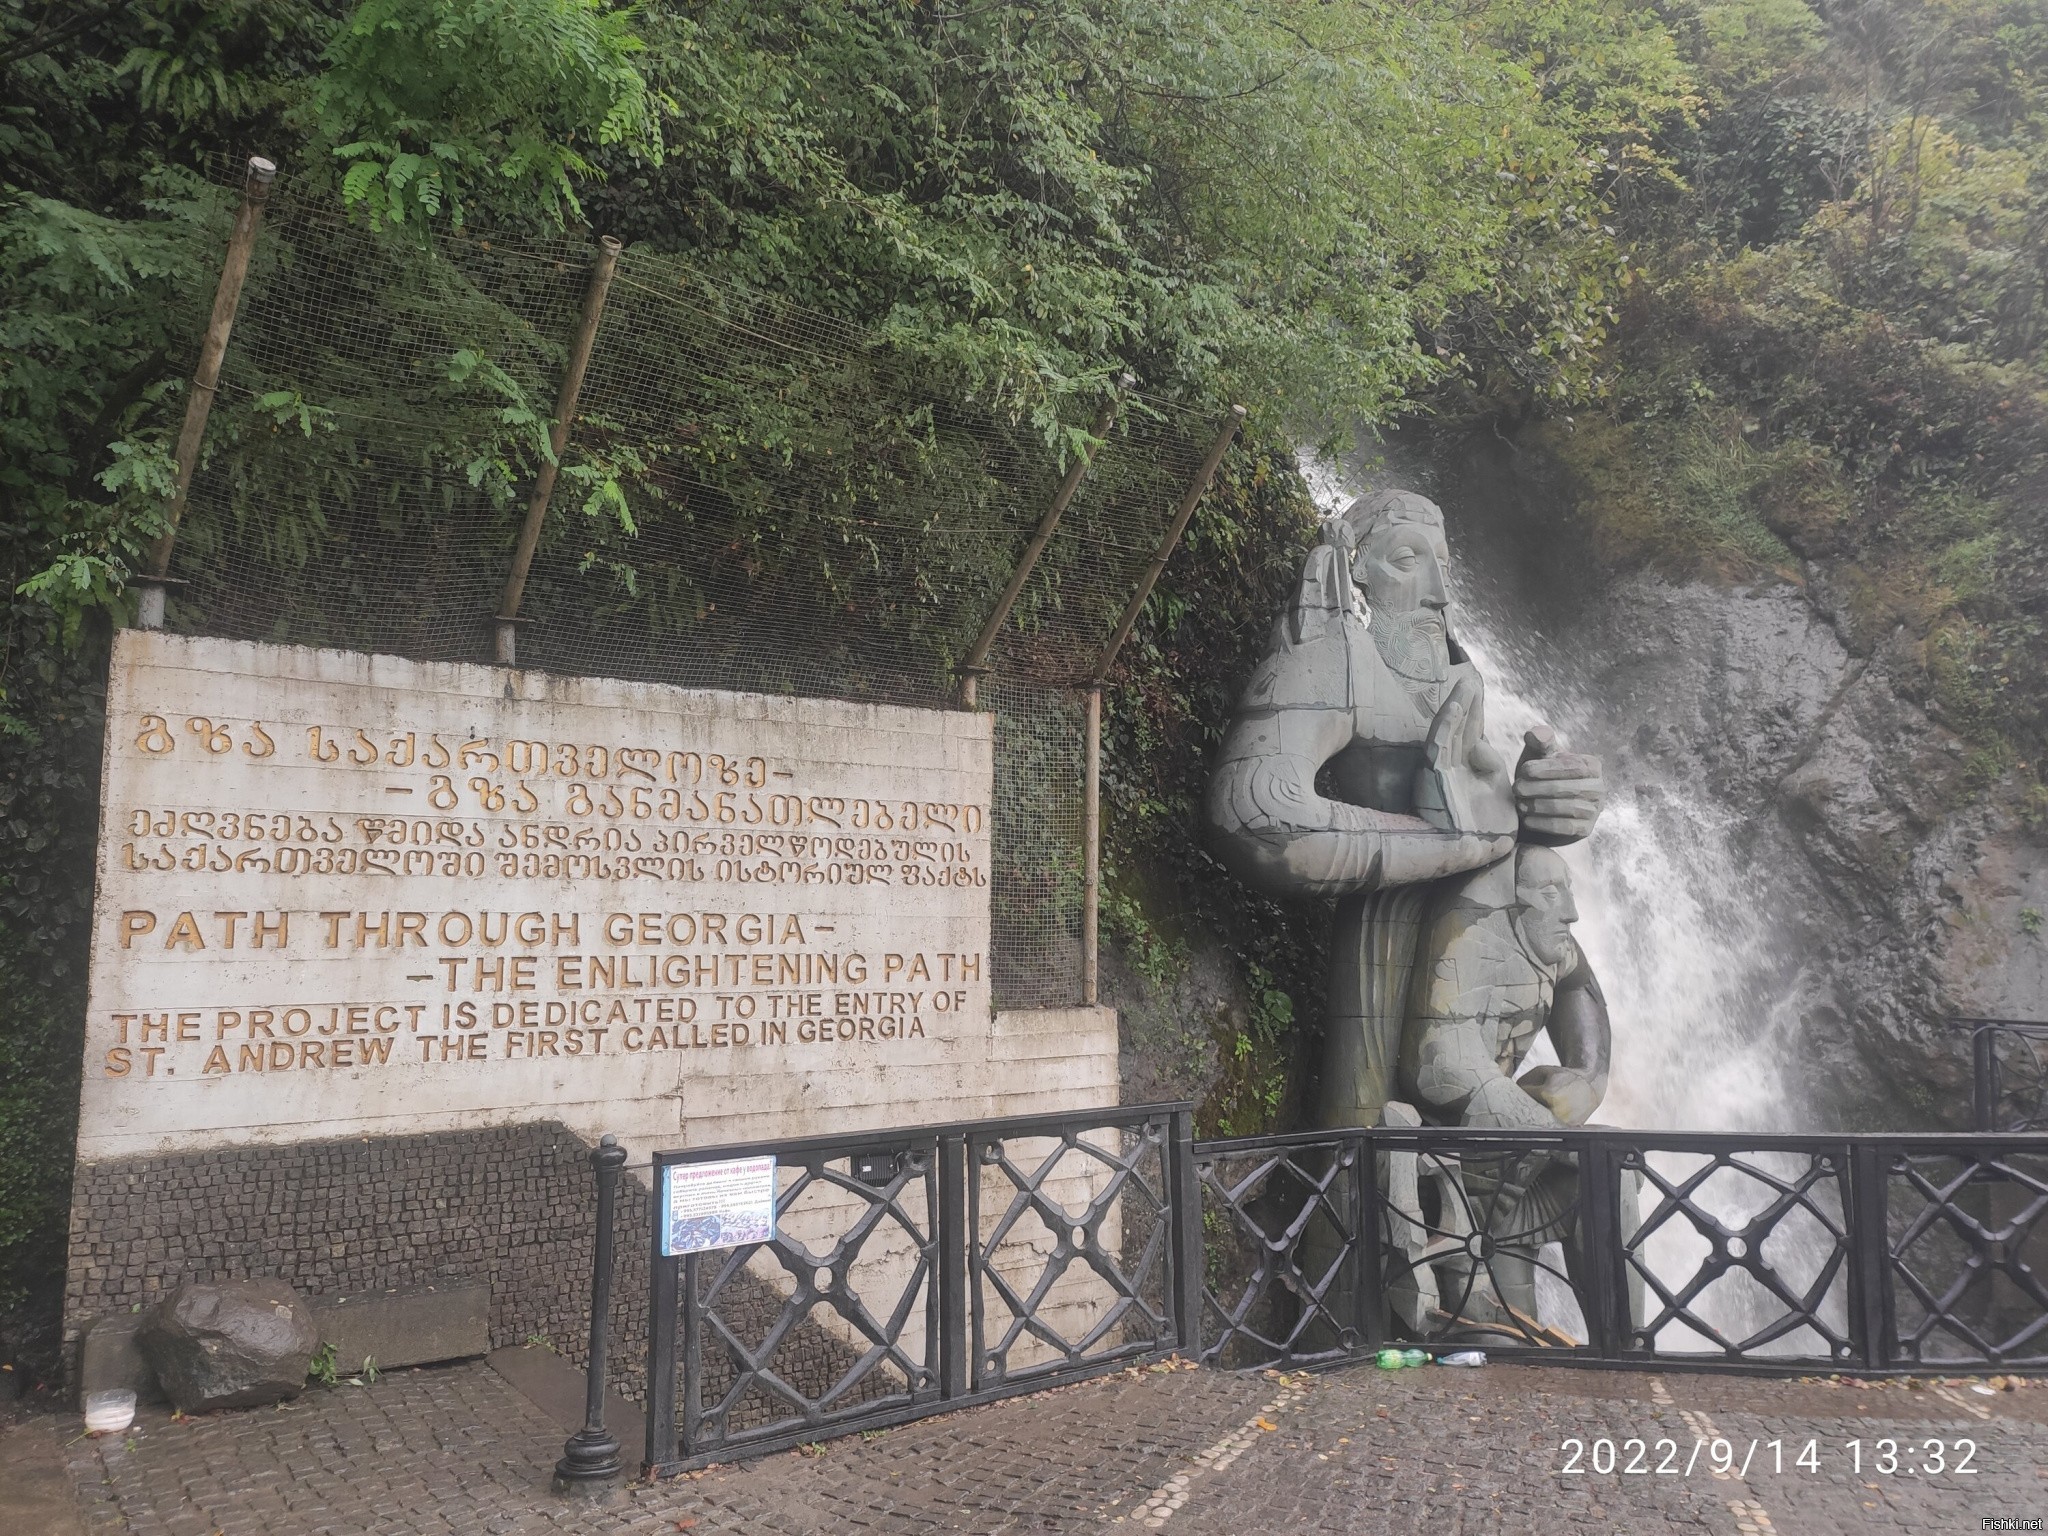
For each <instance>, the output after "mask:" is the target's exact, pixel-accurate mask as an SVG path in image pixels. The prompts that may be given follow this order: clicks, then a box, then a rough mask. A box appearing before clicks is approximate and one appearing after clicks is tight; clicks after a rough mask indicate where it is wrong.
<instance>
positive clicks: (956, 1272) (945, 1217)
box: [939, 1131, 975, 1399]
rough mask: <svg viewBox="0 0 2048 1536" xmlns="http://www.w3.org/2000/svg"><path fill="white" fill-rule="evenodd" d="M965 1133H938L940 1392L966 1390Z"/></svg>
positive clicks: (948, 1394)
mask: <svg viewBox="0 0 2048 1536" xmlns="http://www.w3.org/2000/svg"><path fill="white" fill-rule="evenodd" d="M974 1240H975V1239H974V1238H973V1237H972V1236H971V1235H970V1234H969V1232H968V1230H967V1137H966V1134H965V1133H964V1132H961V1131H947V1132H945V1133H943V1134H942V1135H941V1136H940V1137H939V1396H940V1397H941V1398H946V1399H951V1398H955V1397H965V1396H966V1395H967V1354H968V1349H969V1345H968V1342H967V1245H968V1244H969V1243H970V1242H973V1241H974Z"/></svg>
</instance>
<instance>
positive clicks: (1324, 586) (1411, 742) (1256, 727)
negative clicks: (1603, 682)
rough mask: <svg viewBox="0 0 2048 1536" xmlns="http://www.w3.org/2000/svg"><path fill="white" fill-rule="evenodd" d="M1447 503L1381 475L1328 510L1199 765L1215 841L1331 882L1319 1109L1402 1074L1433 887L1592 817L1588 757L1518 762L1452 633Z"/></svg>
mask: <svg viewBox="0 0 2048 1536" xmlns="http://www.w3.org/2000/svg"><path fill="white" fill-rule="evenodd" d="M1449 565H1450V553H1449V550H1448V548H1447V547H1446V545H1445V541H1444V522H1443V513H1442V512H1441V511H1440V510H1439V509H1438V507H1437V506H1436V504H1435V503H1434V502H1432V501H1430V500H1428V499H1427V498H1426V497H1422V496H1418V495H1415V494H1414V493H1412V492H1408V491H1387V492H1382V493H1380V494H1377V495H1373V496H1366V497H1361V498H1360V499H1359V500H1357V501H1354V502H1353V503H1352V504H1351V505H1350V506H1349V507H1347V508H1345V510H1344V511H1343V512H1342V513H1340V514H1339V515H1337V516H1335V517H1332V518H1328V519H1326V520H1325V522H1324V525H1323V531H1322V537H1321V540H1320V541H1319V543H1318V544H1317V546H1316V547H1315V548H1314V549H1313V550H1312V551H1310V553H1309V557H1308V560H1307V562H1306V564H1305V566H1304V568H1303V571H1302V576H1301V581H1300V584H1299V585H1298V587H1297V589H1296V592H1295V596H1294V600H1293V602H1292V603H1291V604H1290V605H1289V607H1288V610H1287V611H1286V612H1285V613H1284V614H1283V615H1282V616H1281V619H1280V622H1279V624H1278V625H1277V626H1276V627H1275V630H1274V634H1273V641H1272V645H1271V647H1270V649H1269V650H1268V652H1267V655H1266V656H1265V658H1264V659H1263V660H1262V661H1261V662H1260V663H1259V666H1258V669H1257V670H1256V671H1255V672H1254V673H1253V675H1252V679H1251V682H1250V684H1249V685H1248V686H1247V687H1246V689H1245V691H1244V695H1243V697H1242V698H1241V699H1240V701H1239V703H1238V706H1237V711H1236V713H1235V715H1234V716H1233V717H1232V720H1231V723H1230V727H1229V730H1228V732H1227V733H1226V735H1225V738H1224V742H1223V748H1222V751H1221V752H1220V753H1219V755H1218V758H1217V761H1216V764H1215V767H1214V769H1213V771H1212V774H1211V777H1210V781H1209V792H1208V802H1207V815H1208V821H1209V827H1210V832H1211V839H1212V846H1213V847H1214V849H1215V850H1216V853H1217V855H1218V856H1219V857H1220V858H1221V859H1222V861H1223V862H1224V864H1225V865H1226V866H1228V867H1229V868H1230V869H1231V871H1232V872H1233V873H1235V874H1236V875H1238V876H1239V877H1240V878H1241V879H1243V880H1245V881H1246V882H1247V883H1249V884H1251V885H1254V886H1256V887H1258V888H1259V889H1261V890H1264V891H1268V892H1270V893H1272V894H1274V895H1281V896H1295V897H1299V896H1334V897H1337V898H1338V905H1337V913H1336V927H1335V936H1334V942H1333V957H1332V966H1331V976H1330V992H1329V1034H1328V1046H1327V1050H1326V1052H1325V1056H1324V1059H1323V1062H1322V1064H1321V1071H1320V1073H1319V1074H1318V1076H1319V1082H1318V1092H1317V1107H1316V1120H1317V1123H1318V1125H1319V1126H1322V1127H1325V1128H1338V1127H1346V1126H1363V1125H1374V1124H1376V1123H1378V1121H1379V1118H1380V1112H1381V1110H1382V1109H1383V1108H1384V1106H1385V1105H1386V1104H1387V1102H1388V1101H1389V1100H1390V1099H1391V1098H1393V1097H1394V1096H1395V1093H1396V1091H1397V1089H1398V1086H1399V1085H1398V1083H1397V1077H1396V1073H1397V1062H1398V1059H1399V1056H1400V1052H1401V1043H1402V1036H1403V1032H1404V1029H1405V1027H1406V1023H1407V1019H1408V1015H1409V993H1410V981H1411V977H1412V975H1413V972H1414V969H1415V961H1416V955H1417V949H1418V945H1419V944H1420V941H1421V938H1422V931H1423V928H1424V925H1425V923H1426V922H1427V921H1428V919H1429V917H1430V913H1431V910H1432V907H1433V904H1434V903H1435V902H1437V901H1439V900H1440V899H1442V898H1443V897H1444V895H1445V894H1446V892H1447V891H1455V889H1456V888H1457V885H1458V884H1459V882H1460V881H1461V880H1462V879H1464V878H1465V877H1469V876H1471V875H1473V874H1474V873H1475V872H1479V871H1484V870H1486V869H1488V868H1489V867H1491V866H1493V865H1496V864H1499V863H1500V862H1501V861H1502V860H1504V859H1507V858H1509V857H1510V856H1511V855H1512V854H1513V853H1514V851H1515V849H1516V847H1517V845H1518V844H1531V845H1537V846H1557V845H1560V844H1564V843H1570V842H1575V841H1577V840H1578V839H1580V838H1582V837H1584V836H1586V835H1587V834H1588V833H1589V832H1591V831H1592V830H1593V824H1594V821H1595V819H1596V818H1597V817H1598V815H1599V812H1600V802H1601V798H1602V795H1603V786H1602V782H1601V777H1600V763H1599V760H1598V759H1597V758H1592V757H1585V756H1581V755H1578V754H1572V753H1565V752H1561V751H1559V750H1558V748H1557V744H1556V737H1555V736H1554V734H1552V733H1550V732H1548V731H1547V730H1544V731H1536V732H1531V733H1530V735H1529V737H1528V739H1527V743H1526V747H1525V750H1524V752H1523V754H1522V757H1521V760H1520V762H1519V763H1518V765H1517V766H1516V768H1515V769H1514V771H1513V772H1512V774H1511V773H1510V771H1509V770H1508V767H1507V765H1506V762H1505V760H1504V759H1503V758H1502V756H1501V755H1500V754H1499V753H1498V752H1496V751H1495V750H1494V749H1493V748H1492V747H1491V746H1489V745H1488V744H1487V741H1486V739H1485V685H1484V680H1483V679H1482V678H1481V677H1480V675H1479V671H1478V669H1477V668H1476V667H1474V666H1473V664H1472V662H1471V660H1470V658H1468V657H1467V656H1466V654H1465V653H1464V651H1463V650H1462V649H1460V647H1459V646H1458V643H1457V640H1456V638H1455V636H1454V634H1453V632H1452V631H1453V626H1452V620H1451V601H1450V593H1449V587H1448V583H1447V580H1446V574H1447V571H1448V568H1449Z"/></svg>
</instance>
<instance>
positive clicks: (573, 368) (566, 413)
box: [497, 235, 624, 667]
mask: <svg viewBox="0 0 2048 1536" xmlns="http://www.w3.org/2000/svg"><path fill="white" fill-rule="evenodd" d="M623 249H624V247H623V246H621V245H620V243H619V242H618V241H617V240H615V239H614V238H612V236H610V235H606V236H605V237H604V238H603V239H602V240H600V241H599V242H598V246H597V265H596V266H595V267H593V268H592V269H591V273H590V287H589V289H588V290H587V291H586V292H585V293H584V295H583V313H582V315H581V317H580V318H579V319H578V320H577V322H576V337H575V340H574V341H572V342H571V343H570V344H569V368H568V371H567V372H566V373H564V374H563V375H562V392H561V394H560V395H559V396H558V397H557V398H556V400H555V424H554V426H552V427H551V428H549V429H548V445H549V448H550V453H549V456H548V458H547V459H546V460H545V461H544V462H543V463H542V464H541V467H540V473H539V474H537V475H535V476H534V479H533V495H532V496H531V497H530V498H528V500H527V503H526V521H525V522H524V523H523V524H522V525H521V526H520V529H519V547H518V548H517V549H515V550H514V551H513V553H512V570H511V573H510V574H509V575H507V576H506V578H505V595H504V596H503V597H502V598H500V599H499V601H498V619H497V625H498V645H497V654H498V660H499V662H500V663H501V664H503V665H504V666H508V667H511V666H517V665H518V663H519V641H518V624H519V604H520V601H521V599H523V598H524V597H525V596H526V577H527V573H528V572H529V571H531V570H532V568H533V552H534V550H536V549H537V548H539V547H540V529H541V523H542V522H543V521H544V520H545V519H546V517H547V515H548V500H549V498H551V497H552V496H553V495H554V494H555V477H556V476H557V475H558V474H560V473H561V467H562V454H563V453H564V452H565V451H566V450H567V448H568V446H569V429H570V428H571V427H572V426H573V425H574V424H575V421H576V402H577V399H578V397H579V396H581V395H582V393H583V375H584V373H585V371H586V370H588V369H589V367H590V352H591V348H592V347H593V346H594V345H595V344H596V342H597V326H598V322H599V321H600V320H602V319H603V318H604V300H605V295H606V294H607V293H608V292H609V291H610V289H611V286H612V273H613V271H614V270H615V269H616V268H617V267H618V264H619V252H620V251H621V250H623Z"/></svg>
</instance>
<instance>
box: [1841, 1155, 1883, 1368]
mask: <svg viewBox="0 0 2048 1536" xmlns="http://www.w3.org/2000/svg"><path fill="white" fill-rule="evenodd" d="M1846 1150H1847V1152H1848V1156H1849V1222H1848V1226H1849V1335H1850V1337H1851V1338H1852V1339H1854V1340H1855V1343H1856V1347H1857V1349H1858V1350H1859V1351H1860V1353H1861V1355H1862V1359H1861V1360H1859V1361H1858V1362H1856V1363H1857V1364H1859V1365H1860V1366H1862V1367H1863V1368H1864V1369H1865V1370H1872V1371H1881V1370H1885V1369H1886V1368H1888V1367H1889V1366H1890V1364H1891V1345H1890V1343H1889V1333H1890V1322H1891V1320H1890V1316H1889V1311H1890V1309H1889V1307H1888V1305H1887V1300H1888V1297H1889V1296H1890V1293H1891V1263H1892V1239H1891V1219H1890V1215H1891V1213H1890V1205H1891V1201H1890V1199H1889V1191H1888V1190H1887V1188H1886V1184H1887V1182H1888V1180H1889V1179H1890V1176H1891V1173H1890V1165H1891V1154H1890V1153H1889V1152H1888V1151H1887V1150H1886V1149H1885V1148H1884V1147H1882V1146H1874V1145H1872V1144H1871V1143H1870V1142H1867V1141H1857V1142H1854V1143H1852V1144H1851V1145H1850V1146H1849V1147H1848V1148H1847V1149H1846Z"/></svg>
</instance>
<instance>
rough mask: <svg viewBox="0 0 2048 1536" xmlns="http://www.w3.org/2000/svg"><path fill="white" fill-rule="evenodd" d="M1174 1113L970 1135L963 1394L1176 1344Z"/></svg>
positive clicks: (1050, 1122)
mask: <svg viewBox="0 0 2048 1536" xmlns="http://www.w3.org/2000/svg"><path fill="white" fill-rule="evenodd" d="M1179 1113H1182V1114H1184V1113H1185V1111H1181V1112H1179ZM1175 1115H1176V1112H1175V1111H1173V1110H1163V1111H1151V1110H1137V1111H1130V1112H1125V1113H1122V1114H1118V1113H1116V1112H1113V1111H1112V1112H1104V1111H1094V1112H1092V1113H1089V1114H1085V1115H1074V1116H1059V1117H1052V1118H1047V1119H1042V1120H1024V1121H1007V1122H999V1123H997V1124H995V1125H991V1126H989V1127H986V1128H976V1129H971V1130H970V1131H969V1132H968V1134H967V1232H968V1234H969V1236H970V1242H971V1248H970V1254H969V1260H968V1303H969V1311H970V1317H971V1325H972V1338H973V1355H972V1364H971V1367H970V1384H971V1388H972V1390H973V1391H975V1392H983V1391H989V1390H993V1389H998V1388H1004V1387H1010V1386H1016V1385H1020V1384H1024V1383H1037V1382H1042V1381H1046V1380H1048V1379H1051V1378H1055V1377H1065V1376H1072V1375H1074V1374H1076V1373H1080V1372H1087V1371H1090V1370H1093V1369H1096V1368H1099V1367H1103V1366H1107V1365H1110V1364H1114V1363H1119V1362H1123V1361H1127V1360H1131V1359H1134V1358H1140V1357H1147V1356H1157V1355H1162V1354H1166V1353H1170V1352H1171V1351H1172V1350H1174V1349H1175V1348H1177V1347H1178V1346H1179V1344H1180V1342H1181V1328H1180V1325H1179V1317H1178V1314H1177V1308H1176V1305H1175V1294H1176V1288H1175V1280H1176V1273H1175V1272H1176V1270H1177V1269H1178V1268H1179V1266H1180V1262H1181V1261H1180V1258H1179V1253H1178V1248H1179V1245H1178V1244H1177V1242H1176V1236H1177V1231H1178V1227H1177V1209H1176V1208H1177V1201H1176V1198H1175V1188H1174V1185H1175V1180H1174V1176H1173V1169H1172V1157H1173V1145H1174V1136H1173V1130H1174V1121H1175Z"/></svg>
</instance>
